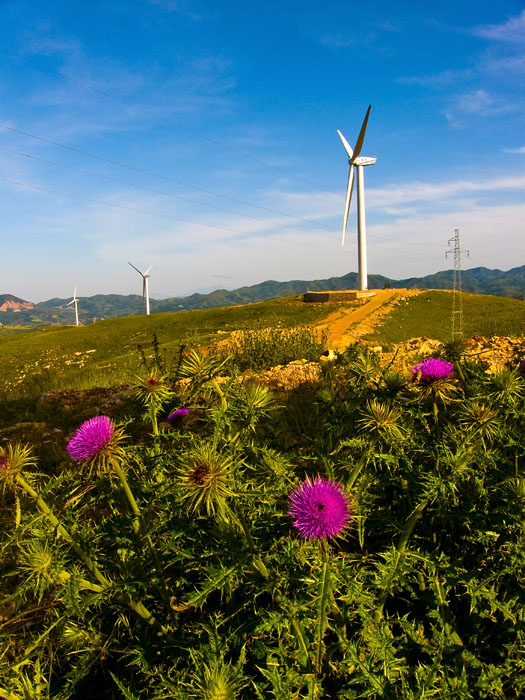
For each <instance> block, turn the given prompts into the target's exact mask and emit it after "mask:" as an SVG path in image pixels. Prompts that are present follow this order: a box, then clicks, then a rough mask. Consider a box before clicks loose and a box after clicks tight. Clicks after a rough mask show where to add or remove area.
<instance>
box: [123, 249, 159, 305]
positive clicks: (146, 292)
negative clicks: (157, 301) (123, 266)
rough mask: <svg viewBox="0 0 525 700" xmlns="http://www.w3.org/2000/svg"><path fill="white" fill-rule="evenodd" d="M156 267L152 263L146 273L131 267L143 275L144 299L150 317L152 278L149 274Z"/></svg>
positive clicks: (133, 266)
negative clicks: (150, 284)
mask: <svg viewBox="0 0 525 700" xmlns="http://www.w3.org/2000/svg"><path fill="white" fill-rule="evenodd" d="M128 265H131V263H130V262H128ZM153 265H155V263H151V265H150V266H149V267H148V269H147V270H146V272H141V271H140V270H139V269H138V267H135V265H131V267H132V268H133V269H134V270H136V271H137V272H138V273H139V275H142V296H143V297H144V300H145V302H146V315H147V316H149V290H148V279H149V278H150V277H151V275H150V274H149V271H150V270H151V268H152V267H153Z"/></svg>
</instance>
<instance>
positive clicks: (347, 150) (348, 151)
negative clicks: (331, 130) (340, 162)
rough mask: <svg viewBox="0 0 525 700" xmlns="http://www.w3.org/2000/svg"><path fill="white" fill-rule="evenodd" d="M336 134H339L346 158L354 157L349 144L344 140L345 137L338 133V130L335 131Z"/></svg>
mask: <svg viewBox="0 0 525 700" xmlns="http://www.w3.org/2000/svg"><path fill="white" fill-rule="evenodd" d="M337 133H338V134H339V138H340V139H341V141H342V142H343V146H344V147H345V151H346V152H347V154H348V157H349V158H351V157H352V156H353V155H354V152H353V151H352V148H351V146H350V144H349V143H348V141H347V140H346V139H345V137H344V136H343V134H342V133H341V132H340V131H339V129H337Z"/></svg>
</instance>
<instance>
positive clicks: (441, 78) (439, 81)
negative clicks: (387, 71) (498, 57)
mask: <svg viewBox="0 0 525 700" xmlns="http://www.w3.org/2000/svg"><path fill="white" fill-rule="evenodd" d="M473 74H474V70H473V69H472V68H464V69H459V70H446V71H442V72H441V73H430V74H428V75H416V76H410V77H404V76H401V77H399V78H396V81H395V82H396V83H399V84H400V85H421V86H423V87H429V88H433V89H441V88H448V87H450V86H451V85H454V84H455V83H457V82H458V81H461V80H465V79H468V78H471V77H472V76H473Z"/></svg>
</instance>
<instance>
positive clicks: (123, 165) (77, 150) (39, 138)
mask: <svg viewBox="0 0 525 700" xmlns="http://www.w3.org/2000/svg"><path fill="white" fill-rule="evenodd" d="M0 128H2V129H6V130H8V131H12V132H14V133H16V134H21V135H22V136H27V137H29V138H32V139H35V140H37V141H42V142H44V143H49V144H51V145H52V146H58V147H59V148H63V149H65V150H68V151H73V152H74V153H80V154H81V155H86V156H89V157H90V158H94V159H96V160H100V161H103V162H105V163H110V164H111V165H116V166H118V167H120V168H125V169H126V170H132V171H134V172H138V173H141V174H142V175H148V176H151V177H155V178H157V179H159V180H165V181H166V182H171V183H173V184H176V185H182V186H183V187H188V188H190V189H194V190H197V191H199V192H204V193H205V194H210V195H212V196H216V197H221V198H223V199H227V200H229V201H232V202H236V203H238V204H245V205H248V206H250V207H255V208H257V209H261V210H264V211H268V212H270V213H272V214H278V215H279V216H286V217H288V218H290V219H295V220H297V221H304V222H305V223H309V224H313V225H315V226H323V227H325V228H329V229H332V230H335V231H338V230H339V227H336V226H333V225H331V224H325V223H323V222H321V221H313V220H312V219H306V218H304V217H300V216H295V215H293V214H287V213H286V212H283V211H279V210H278V209H271V208H270V207H265V206H262V205H260V204H254V203H252V202H247V201H245V200H242V199H237V198H235V197H230V196H228V195H224V194H220V193H218V192H213V191H212V190H207V189H204V188H203V187H198V186H197V185H190V184H188V183H186V182H183V181H181V180H175V179H174V178H171V177H168V176H166V175H160V174H159V173H155V172H153V171H151V170H145V169H143V168H137V167H136V166H133V165H129V164H127V163H122V162H120V161H117V160H112V159H111V158H107V157H106V156H101V155H98V154H96V153H90V152H89V151H84V150H82V149H80V148H75V147H74V146H67V145H66V144H63V143H59V142H58V141H52V140H51V139H47V138H45V137H43V136H37V135H36V134H31V133H29V132H27V131H22V130H21V129H15V128H14V127H12V126H7V125H6V124H0ZM2 150H5V151H11V152H13V153H16V154H18V155H24V156H27V157H29V158H34V159H35V160H42V161H43V162H48V163H51V164H54V165H58V166H60V167H64V168H70V169H72V170H78V171H79V172H85V173H88V174H90V175H94V176H95V177H101V178H105V179H108V180H114V181H115V182H121V183H123V184H127V185H131V186H132V187H137V188H141V189H145V190H148V189H150V190H151V191H152V192H158V193H160V194H164V195H166V196H170V197H177V198H179V199H185V198H184V197H182V196H181V195H175V194H167V193H165V192H160V191H158V190H155V189H153V188H146V187H144V186H142V185H135V184H134V183H129V182H126V181H123V180H119V179H118V178H111V177H109V176H106V175H101V174H97V173H92V172H89V171H82V170H81V169H80V168H75V167H73V166H70V165H65V164H62V163H56V162H55V161H47V160H45V159H44V158H38V157H37V156H32V155H29V154H25V153H20V152H19V151H14V150H11V149H8V148H2ZM188 201H190V202H198V203H199V204H201V205H202V206H206V207H212V206H213V205H210V204H207V203H206V202H201V201H200V200H188ZM214 208H216V209H218V210H222V211H226V212H230V213H236V214H237V213H238V212H232V211H231V210H229V209H225V208H224V209H222V208H221V207H214ZM240 215H241V216H247V217H250V215H249V214H240ZM250 218H253V219H256V220H257V219H258V217H253V216H252V217H250ZM260 220H261V221H269V220H268V219H262V218H261V219H260ZM271 223H274V224H276V225H278V226H283V227H287V228H295V227H292V226H287V224H279V223H277V222H271ZM296 230H301V229H296ZM315 233H316V235H319V236H322V235H325V236H326V237H328V238H333V237H332V236H328V235H326V234H322V233H320V232H319V231H317V232H315ZM369 238H371V239H374V240H383V241H387V242H389V243H395V241H393V240H392V239H391V238H386V237H385V236H378V235H377V234H370V235H369ZM403 244H404V245H413V246H414V245H415V246H419V247H421V246H423V247H428V246H430V247H441V246H440V245H438V244H435V243H421V242H418V241H403Z"/></svg>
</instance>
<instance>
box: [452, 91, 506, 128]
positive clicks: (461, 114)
mask: <svg viewBox="0 0 525 700" xmlns="http://www.w3.org/2000/svg"><path fill="white" fill-rule="evenodd" d="M517 109H518V105H517V104H514V103H513V102H510V101H508V100H506V99H503V98H501V97H494V96H493V95H491V94H490V93H489V92H487V90H483V89H480V90H472V91H471V92H465V93H463V94H461V95H456V97H455V98H454V99H453V101H452V104H451V105H450V106H449V107H448V108H446V109H445V110H444V114H445V116H446V118H447V119H448V121H449V123H450V124H451V126H454V127H462V126H465V125H466V123H465V121H464V120H465V118H468V119H469V120H470V119H471V118H472V117H496V116H499V115H502V114H507V113H509V112H515V111H516V110H517Z"/></svg>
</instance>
